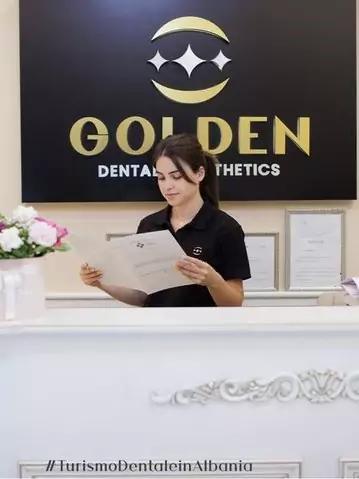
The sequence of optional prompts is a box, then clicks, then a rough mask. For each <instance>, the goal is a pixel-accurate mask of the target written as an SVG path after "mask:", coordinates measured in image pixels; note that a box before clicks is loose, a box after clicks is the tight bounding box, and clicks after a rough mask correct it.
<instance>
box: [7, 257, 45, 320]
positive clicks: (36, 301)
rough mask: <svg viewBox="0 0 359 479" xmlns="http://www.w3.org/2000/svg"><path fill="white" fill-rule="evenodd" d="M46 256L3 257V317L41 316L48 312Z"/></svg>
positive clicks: (16, 318) (14, 318)
mask: <svg viewBox="0 0 359 479" xmlns="http://www.w3.org/2000/svg"><path fill="white" fill-rule="evenodd" d="M42 268H43V258H42V257H41V258H24V259H1V260H0V320H16V321H17V320H20V321H21V320H27V319H39V318H41V317H43V316H44V314H45V284H44V276H43V271H42Z"/></svg>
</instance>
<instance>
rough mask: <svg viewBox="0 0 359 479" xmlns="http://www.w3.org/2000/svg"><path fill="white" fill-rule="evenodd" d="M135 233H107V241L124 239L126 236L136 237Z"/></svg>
mask: <svg viewBox="0 0 359 479" xmlns="http://www.w3.org/2000/svg"><path fill="white" fill-rule="evenodd" d="M134 234H135V233H106V234H105V239H106V241H111V240H113V239H116V238H124V237H125V236H130V235H134Z"/></svg>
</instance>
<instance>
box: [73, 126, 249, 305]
mask: <svg viewBox="0 0 359 479" xmlns="http://www.w3.org/2000/svg"><path fill="white" fill-rule="evenodd" d="M153 164H154V167H155V169H156V172H157V180H158V186H159V189H160V191H161V194H162V196H163V197H164V198H165V199H166V201H167V203H168V205H167V207H166V208H164V209H163V210H161V211H158V212H157V213H153V214H151V215H149V216H146V217H145V218H143V219H142V220H141V222H140V224H139V226H138V229H137V233H147V232H149V231H160V230H164V229H169V231H170V232H171V233H172V234H173V236H174V237H175V238H176V240H177V241H178V243H179V244H180V245H181V246H182V248H183V250H184V251H185V252H186V254H187V255H188V256H186V257H184V258H183V259H181V260H180V261H178V262H177V263H176V265H175V266H176V268H177V269H178V271H180V272H181V273H182V274H183V275H185V276H186V277H187V278H189V279H191V280H192V281H193V282H194V284H193V285H188V286H181V287H177V288H170V289H166V290H163V291H158V292H156V293H153V294H149V295H147V294H146V293H144V292H143V291H137V290H134V289H130V288H126V287H123V286H112V285H105V284H102V283H101V277H102V274H101V271H99V270H95V269H94V268H90V267H89V266H88V265H87V264H85V265H82V267H81V273H80V275H81V278H82V280H83V282H84V283H85V284H87V285H90V286H96V287H98V288H100V289H102V290H103V291H105V292H106V293H108V294H110V295H111V296H112V297H114V298H116V299H118V300H119V301H122V302H124V303H128V304H131V305H135V306H241V305H242V302H243V284H242V282H243V280H245V279H248V278H250V270H249V264H248V257H247V252H246V247H245V244H244V234H243V231H242V228H241V226H240V225H239V224H238V223H237V221H236V220H235V219H234V218H232V217H231V216H229V215H228V214H227V213H225V212H224V211H221V210H220V209H218V180H217V174H216V159H215V157H213V156H212V155H210V154H209V153H205V152H204V151H203V150H202V147H201V145H200V143H199V141H198V140H197V138H196V136H194V135H190V134H179V135H171V136H168V137H167V138H165V139H164V140H162V141H160V143H159V144H158V145H157V146H156V148H155V151H154V156H153Z"/></svg>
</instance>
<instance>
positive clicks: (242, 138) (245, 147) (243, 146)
mask: <svg viewBox="0 0 359 479" xmlns="http://www.w3.org/2000/svg"><path fill="white" fill-rule="evenodd" d="M265 121H267V117H266V116H241V117H240V118H239V128H238V129H239V135H238V140H239V153H240V154H243V155H266V154H267V150H266V149H253V148H251V139H252V138H258V133H256V132H253V131H251V124H252V123H254V122H265Z"/></svg>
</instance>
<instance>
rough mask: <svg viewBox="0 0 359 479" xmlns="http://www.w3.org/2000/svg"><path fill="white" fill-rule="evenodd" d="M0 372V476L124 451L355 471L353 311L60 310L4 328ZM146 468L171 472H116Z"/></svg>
mask: <svg viewBox="0 0 359 479" xmlns="http://www.w3.org/2000/svg"><path fill="white" fill-rule="evenodd" d="M0 378H1V386H2V387H1V400H0V403H1V408H0V435H1V442H0V477H1V478H5V477H18V476H19V475H21V477H28V478H30V477H32V478H35V477H36V478H40V477H49V476H51V477H52V476H53V477H70V475H71V473H70V472H67V476H66V475H64V473H63V472H61V471H60V470H59V468H58V469H57V466H56V465H55V466H54V467H53V470H52V472H51V473H50V472H49V471H48V472H45V469H44V464H45V465H47V464H48V461H49V460H55V461H60V460H63V461H64V463H63V464H65V462H67V463H68V464H69V466H68V467H70V468H71V467H74V465H71V463H81V464H83V461H88V463H95V462H107V463H108V464H109V463H116V462H118V461H119V460H120V459H122V460H126V461H128V462H129V461H135V462H136V461H148V460H149V459H152V460H153V461H164V460H165V459H167V460H173V461H179V460H182V461H187V462H193V463H195V461H197V460H199V461H202V462H203V461H204V460H206V459H207V460H212V461H216V462H219V461H232V462H233V461H237V462H238V463H239V462H240V461H242V464H244V463H246V464H248V463H251V464H252V472H243V471H242V472H235V473H233V472H232V473H231V474H228V473H224V475H230V477H236V476H238V477H271V478H273V477H358V475H359V447H358V446H359V307H281V308H277V307H262V308H260V307H258V308H257V307H253V308H195V309H192V308H184V309H182V308H173V309H172V308H161V309H152V308H151V309H141V308H139V309H137V308H124V309H117V308H107V309H101V308H88V309H53V310H48V316H47V318H46V319H45V320H39V321H31V322H30V321H29V322H24V323H22V324H19V323H16V322H1V323H0ZM56 464H60V463H59V462H57V463H56ZM247 471H248V470H247ZM81 474H82V476H80V477H107V476H106V475H105V474H104V475H100V474H97V475H94V473H93V472H92V473H90V472H82V473H81ZM177 474H178V473H177ZM192 474H193V475H195V476H196V475H200V476H204V477H208V476H209V475H212V476H216V475H217V476H218V473H210V472H206V473H204V472H199V471H197V472H194V473H192ZM149 475H152V476H156V477H157V476H159V475H162V476H166V477H169V473H167V474H164V473H162V474H161V473H151V474H150V473H147V474H143V473H137V474H134V473H131V472H129V471H122V472H121V474H117V473H116V474H115V473H113V474H112V476H111V477H113V476H115V477H118V476H119V477H131V476H132V477H133V476H135V477H138V476H141V477H145V476H146V477H147V476H149ZM170 475H171V476H173V475H174V476H176V474H175V473H172V474H170ZM185 476H186V477H187V476H188V474H184V475H182V476H181V477H185ZM71 477H77V476H75V475H74V474H73V473H72V475H71Z"/></svg>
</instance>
